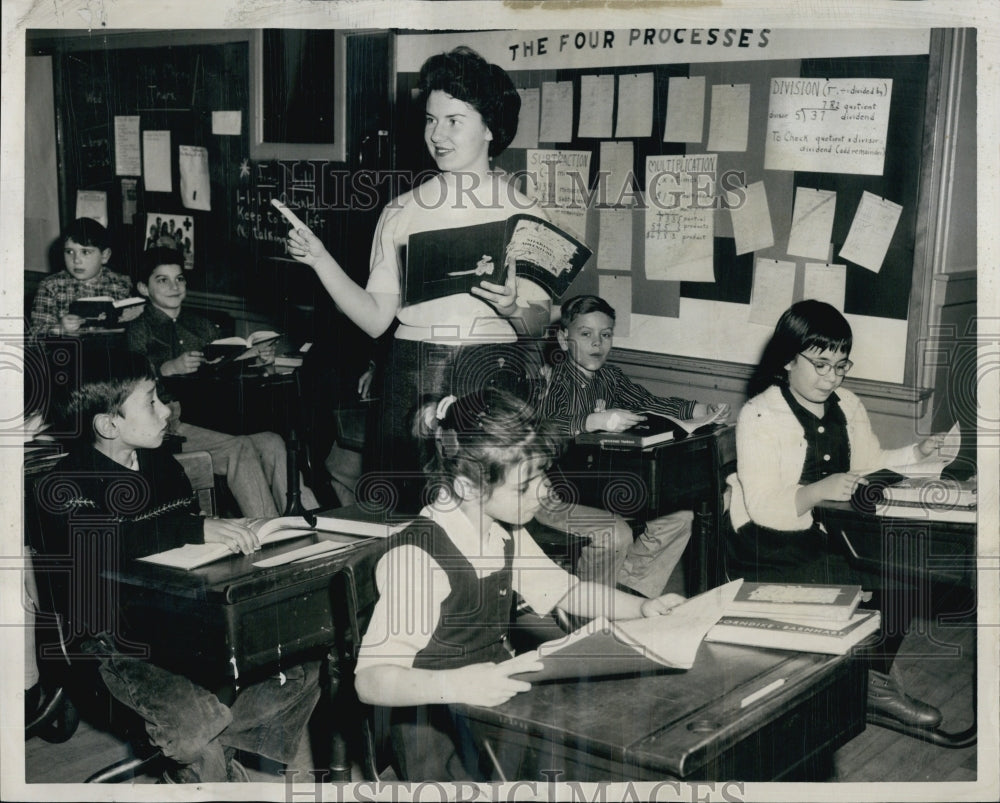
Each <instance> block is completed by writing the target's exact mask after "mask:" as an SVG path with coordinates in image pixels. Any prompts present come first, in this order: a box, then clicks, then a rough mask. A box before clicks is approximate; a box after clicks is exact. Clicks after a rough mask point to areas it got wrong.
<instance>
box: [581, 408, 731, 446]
mask: <svg viewBox="0 0 1000 803" xmlns="http://www.w3.org/2000/svg"><path fill="white" fill-rule="evenodd" d="M641 414H642V415H644V416H646V419H645V420H644V421H640V422H639V423H638V424H636V425H635V426H632V427H629V428H628V429H626V430H623V431H622V432H608V431H604V430H601V431H598V432H581V433H580V434H579V435H577V436H576V442H577V443H581V444H591V445H594V446H600V447H601V448H602V449H646V448H648V447H650V446H656V445H658V444H660V443H667V442H668V441H672V440H674V438H686V437H687V436H688V435H691V434H693V433H695V432H698V431H700V430H702V429H705V428H708V427H711V426H713V425H714V424H715V422H716V421H718V420H719V419H720V418H721V417H722V416H724V415H725V414H726V410H722V409H720V410H716V411H714V412H711V413H708V414H707V415H703V416H701V417H699V418H675V417H674V416H672V415H667V414H666V413H654V412H651V411H649V410H643V411H641Z"/></svg>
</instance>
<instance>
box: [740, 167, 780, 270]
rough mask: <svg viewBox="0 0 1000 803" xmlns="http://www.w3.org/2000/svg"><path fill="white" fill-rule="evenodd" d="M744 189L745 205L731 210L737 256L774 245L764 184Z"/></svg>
mask: <svg viewBox="0 0 1000 803" xmlns="http://www.w3.org/2000/svg"><path fill="white" fill-rule="evenodd" d="M744 189H745V192H744V198H743V203H742V204H739V205H737V206H732V207H730V209H729V214H730V217H731V218H732V221H733V237H734V239H735V240H736V254H737V255H739V254H746V253H749V252H750V251H760V250H761V249H764V248H770V247H771V246H772V245H774V229H773V228H772V227H771V212H770V209H769V208H768V205H767V192H766V190H765V189H764V182H763V181H755V182H754V183H753V184H749V185H748V186H747V187H745V188H744Z"/></svg>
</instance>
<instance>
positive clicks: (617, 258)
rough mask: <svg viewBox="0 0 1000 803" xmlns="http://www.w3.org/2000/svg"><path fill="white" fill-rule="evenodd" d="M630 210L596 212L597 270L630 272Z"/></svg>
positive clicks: (602, 210)
mask: <svg viewBox="0 0 1000 803" xmlns="http://www.w3.org/2000/svg"><path fill="white" fill-rule="evenodd" d="M632 214H633V212H632V210H631V209H600V210H598V234H597V269H598V270H618V271H631V270H632Z"/></svg>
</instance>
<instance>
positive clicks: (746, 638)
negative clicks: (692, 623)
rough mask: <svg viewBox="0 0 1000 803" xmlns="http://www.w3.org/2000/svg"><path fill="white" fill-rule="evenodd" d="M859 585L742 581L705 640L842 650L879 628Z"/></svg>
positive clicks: (832, 651) (833, 652)
mask: <svg viewBox="0 0 1000 803" xmlns="http://www.w3.org/2000/svg"><path fill="white" fill-rule="evenodd" d="M862 593H863V592H862V591H861V586H854V585H821V584H816V583H743V585H742V587H741V588H740V590H739V592H738V593H737V595H736V597H735V598H734V599H733V602H732V603H730V605H729V606H727V608H726V610H725V611H724V613H723V615H722V617H721V618H720V619H719V621H718V622H717V623H716V624H715V626H714V627H712V629H711V630H709V631H708V634H707V635H706V636H705V640H706V641H721V642H726V643H729V644H746V645H750V646H757V647H772V648H775V649H781V650H798V651H801V652H821V653H829V654H831V655H843V654H844V653H846V652H847V651H848V650H850V648H851V647H853V646H854V645H855V644H857V643H858V642H860V641H862V640H863V639H865V638H867V637H868V636H869V635H871V634H872V633H875V632H876V631H878V629H879V624H880V614H879V612H878V611H874V610H865V609H863V608H862V609H859V608H858V603H859V602H860V601H861V599H862Z"/></svg>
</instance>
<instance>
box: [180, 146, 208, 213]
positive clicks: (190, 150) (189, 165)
mask: <svg viewBox="0 0 1000 803" xmlns="http://www.w3.org/2000/svg"><path fill="white" fill-rule="evenodd" d="M177 158H178V162H179V167H180V173H181V203H182V204H184V207H185V208H186V209H203V210H205V211H206V212H207V211H209V210H210V209H211V208H212V198H211V193H212V188H211V185H210V184H209V181H208V149H207V148H201V147H198V146H196V145H181V147H180V150H179V153H178V157H177Z"/></svg>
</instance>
